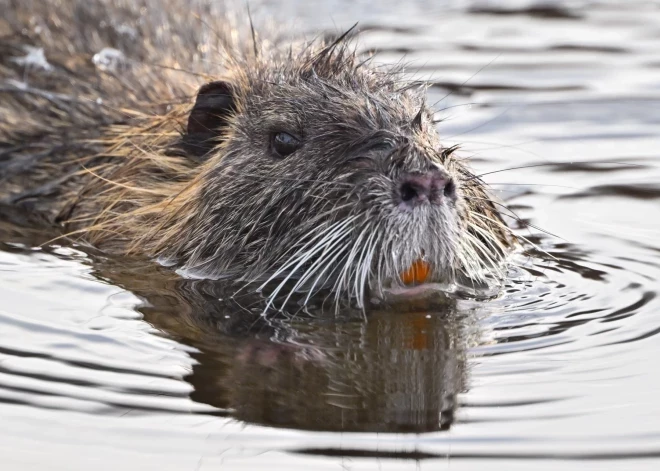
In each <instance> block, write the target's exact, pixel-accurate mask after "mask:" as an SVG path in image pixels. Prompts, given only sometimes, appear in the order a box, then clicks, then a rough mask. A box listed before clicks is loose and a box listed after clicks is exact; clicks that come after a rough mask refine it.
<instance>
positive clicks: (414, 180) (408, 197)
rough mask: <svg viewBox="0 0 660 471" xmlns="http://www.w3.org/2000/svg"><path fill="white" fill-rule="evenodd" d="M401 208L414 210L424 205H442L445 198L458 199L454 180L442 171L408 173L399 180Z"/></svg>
mask: <svg viewBox="0 0 660 471" xmlns="http://www.w3.org/2000/svg"><path fill="white" fill-rule="evenodd" d="M399 197H400V200H401V202H400V205H399V206H400V207H401V208H402V209H405V210H411V209H414V208H415V207H417V206H420V205H423V204H440V203H441V202H442V200H443V199H444V198H448V199H451V200H453V199H455V198H456V185H455V184H454V181H453V180H452V178H451V177H450V176H449V175H447V174H446V173H444V172H442V171H440V170H431V171H429V172H426V173H406V174H404V175H402V176H401V178H400V179H399Z"/></svg>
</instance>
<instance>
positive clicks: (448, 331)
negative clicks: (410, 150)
mask: <svg viewBox="0 0 660 471" xmlns="http://www.w3.org/2000/svg"><path fill="white" fill-rule="evenodd" d="M152 280H153V278H152ZM176 284H177V286H176V290H173V289H172V288H173V286H170V290H169V294H168V295H167V296H166V295H164V293H163V292H160V293H153V292H152V293H151V296H147V298H148V300H149V304H150V306H149V307H145V308H143V309H142V310H143V312H144V313H145V316H146V320H148V321H149V322H151V323H153V324H154V325H155V326H156V327H159V328H161V329H163V330H165V331H166V332H167V333H169V334H171V335H173V336H174V337H176V338H177V339H178V340H180V341H182V342H184V343H187V344H189V345H193V346H194V347H196V348H198V349H199V350H200V352H199V353H197V354H194V356H195V357H196V359H197V360H198V361H199V363H198V364H197V365H196V366H195V367H194V370H193V371H192V373H191V374H190V375H189V376H188V377H187V378H186V379H187V381H189V382H190V383H191V384H192V385H193V386H194V388H195V391H194V393H193V394H192V398H193V399H194V400H195V401H198V402H202V403H206V404H210V405H213V406H216V407H219V408H222V409H223V410H229V411H230V413H231V415H232V416H233V417H235V418H236V419H239V420H243V421H245V422H250V423H256V424H263V425H269V426H276V427H287V428H296V429H307V430H325V431H355V432H358V431H362V432H367V431H368V432H416V433H421V432H429V431H435V430H445V429H448V428H449V426H450V425H451V423H452V421H453V417H454V410H455V408H456V395H457V394H458V393H459V392H461V390H462V389H463V387H464V384H465V360H464V351H465V349H464V348H463V340H462V336H461V332H462V328H461V326H460V324H461V323H460V322H458V321H457V320H456V316H453V315H452V314H453V313H452V312H444V313H438V312H436V313H429V312H426V311H417V312H400V311H399V312H394V311H385V310H381V311H377V312H371V313H370V314H369V318H368V322H364V321H363V320H362V319H359V320H350V319H349V320H342V319H331V320H329V319H327V317H326V319H325V320H320V319H310V318H309V314H307V315H305V317H303V315H302V314H299V315H297V316H296V317H293V318H283V319H279V320H274V319H272V318H270V319H269V320H267V319H265V318H263V317H261V316H260V315H259V313H260V312H261V311H260V310H259V309H258V308H256V309H255V310H254V314H253V315H251V314H250V309H249V308H248V307H247V306H249V305H250V303H251V300H250V299H249V297H248V296H242V297H239V298H236V299H228V296H227V294H228V293H233V292H234V291H235V287H234V288H228V287H226V286H224V287H223V286H222V285H221V284H218V282H206V281H190V280H188V281H179V282H177V283H176ZM174 292H176V293H177V295H176V296H172V293H174ZM221 299H222V300H221ZM252 301H254V300H252ZM444 309H445V310H446V311H447V310H449V311H452V310H453V309H454V307H453V305H451V304H450V305H448V306H447V305H446V306H445V307H444Z"/></svg>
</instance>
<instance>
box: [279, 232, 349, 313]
mask: <svg viewBox="0 0 660 471" xmlns="http://www.w3.org/2000/svg"><path fill="white" fill-rule="evenodd" d="M349 232H350V229H349V230H346V231H345V232H344V233H340V234H338V235H337V236H335V237H333V239H332V240H330V241H329V242H327V243H325V244H321V243H319V245H324V247H323V252H322V253H321V255H320V256H319V257H318V258H317V260H316V261H314V262H313V263H312V265H310V266H309V267H308V268H307V269H306V270H305V271H304V272H303V273H302V274H301V277H300V279H299V280H298V282H297V283H296V285H295V286H294V287H293V288H291V290H290V292H289V295H288V296H287V297H286V299H285V300H284V301H283V302H282V307H281V309H284V306H285V305H286V304H287V302H288V301H289V299H290V298H291V296H292V295H293V293H295V292H297V290H298V288H300V287H302V286H304V284H305V283H306V282H307V281H308V280H309V279H310V278H311V277H312V276H313V275H314V273H316V271H317V270H318V269H319V268H321V267H323V264H324V262H325V261H326V260H327V259H328V258H330V257H332V259H331V260H328V263H326V265H325V268H324V269H323V270H322V271H321V273H319V275H317V277H316V279H315V281H314V284H313V285H312V287H311V288H310V290H309V293H308V297H307V298H306V299H308V298H309V296H310V294H311V293H312V290H313V289H314V287H315V286H316V284H317V283H318V282H319V281H320V276H322V275H323V273H325V271H327V269H328V268H330V267H331V265H330V264H331V263H332V262H333V261H334V260H335V259H337V258H338V257H339V256H340V255H341V254H342V253H343V252H344V251H345V250H346V249H347V248H348V245H342V246H339V247H337V245H338V244H340V243H341V242H343V241H344V239H345V238H346V236H347V235H348V234H349ZM336 247H337V248H336Z"/></svg>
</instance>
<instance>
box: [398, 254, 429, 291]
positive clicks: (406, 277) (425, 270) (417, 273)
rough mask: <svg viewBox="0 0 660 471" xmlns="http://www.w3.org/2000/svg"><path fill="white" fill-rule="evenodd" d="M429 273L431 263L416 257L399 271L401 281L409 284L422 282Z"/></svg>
mask: <svg viewBox="0 0 660 471" xmlns="http://www.w3.org/2000/svg"><path fill="white" fill-rule="evenodd" d="M430 274H431V265H429V264H428V263H427V262H425V261H424V260H421V259H418V260H415V261H414V262H413V264H412V265H411V267H410V268H408V269H407V270H406V271H404V272H403V273H401V281H403V282H404V283H405V284H407V285H410V284H413V283H424V282H425V281H426V280H427V279H428V278H429V275H430Z"/></svg>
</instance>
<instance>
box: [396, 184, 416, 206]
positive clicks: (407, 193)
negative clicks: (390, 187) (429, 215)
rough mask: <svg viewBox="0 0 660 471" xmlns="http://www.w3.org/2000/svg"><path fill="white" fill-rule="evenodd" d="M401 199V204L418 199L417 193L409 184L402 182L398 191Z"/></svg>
mask: <svg viewBox="0 0 660 471" xmlns="http://www.w3.org/2000/svg"><path fill="white" fill-rule="evenodd" d="M399 191H400V194H401V199H402V200H403V202H405V203H408V202H411V201H413V200H415V199H418V198H419V197H420V194H419V191H418V190H417V189H416V188H415V186H414V185H413V184H411V183H409V182H404V183H403V184H402V185H401V188H400V189H399Z"/></svg>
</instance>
